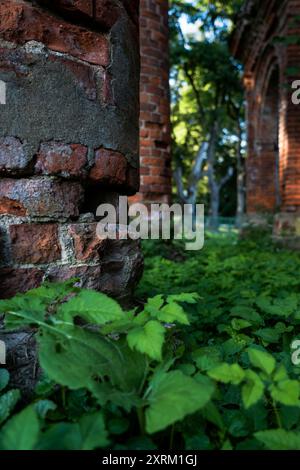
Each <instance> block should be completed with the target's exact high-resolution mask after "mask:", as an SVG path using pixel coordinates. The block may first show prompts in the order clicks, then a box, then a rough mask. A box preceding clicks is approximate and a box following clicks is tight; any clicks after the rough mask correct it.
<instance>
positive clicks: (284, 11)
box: [232, 0, 300, 237]
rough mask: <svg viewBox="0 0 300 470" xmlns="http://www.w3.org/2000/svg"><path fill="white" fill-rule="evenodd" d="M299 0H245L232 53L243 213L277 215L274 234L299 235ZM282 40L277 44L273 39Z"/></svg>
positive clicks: (233, 41)
mask: <svg viewBox="0 0 300 470" xmlns="http://www.w3.org/2000/svg"><path fill="white" fill-rule="evenodd" d="M299 15H300V0H248V1H246V2H245V5H244V8H243V11H242V13H241V16H240V19H239V22H238V26H237V28H236V31H235V34H234V37H233V40H232V51H233V53H234V55H235V56H236V57H237V58H238V59H240V60H241V61H242V62H243V64H244V67H245V74H244V84H245V88H246V101H247V122H248V128H247V132H248V160H247V210H248V214H249V215H253V214H260V213H275V212H276V213H277V216H276V218H275V228H274V230H275V235H288V236H291V237H294V236H299V235H300V225H299V221H300V218H299V217H300V106H299V105H298V106H297V105H295V104H293V102H292V94H293V93H294V92H295V90H293V88H292V83H293V82H294V81H295V80H299V78H300V45H299V44H295V41H293V40H288V38H290V39H291V37H295V36H298V37H300V22H299V20H298V22H297V21H296V17H297V16H299ZM278 38H281V40H278Z"/></svg>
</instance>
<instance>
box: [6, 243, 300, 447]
mask: <svg viewBox="0 0 300 470" xmlns="http://www.w3.org/2000/svg"><path fill="white" fill-rule="evenodd" d="M166 247H167V248H166ZM145 252H146V271H145V274H144V278H143V280H142V282H141V284H140V287H139V289H138V295H139V297H140V302H139V303H138V304H139V305H140V307H139V308H136V309H134V310H130V311H125V310H123V309H122V308H121V307H120V306H119V304H118V303H117V302H115V301H114V300H112V299H109V298H108V297H106V296H105V295H103V294H99V293H96V292H94V291H88V290H80V289H78V288H76V287H74V286H73V285H74V282H68V283H64V284H58V285H54V286H53V285H51V284H45V285H44V286H43V287H42V288H40V289H34V290H32V291H30V292H28V293H27V294H23V295H19V296H17V297H16V298H14V299H11V300H9V301H1V302H0V311H1V312H2V311H3V312H4V313H5V324H6V327H7V328H8V329H11V328H23V327H27V328H28V327H30V328H32V329H33V331H35V335H36V340H37V344H38V354H39V361H40V364H41V366H42V369H43V376H42V377H41V380H40V382H39V383H38V385H37V387H36V390H35V395H34V396H33V398H32V403H31V404H29V405H25V406H24V404H23V403H22V404H21V403H20V401H19V399H20V392H19V391H18V390H11V389H10V382H9V374H8V372H7V371H5V370H4V369H1V371H0V425H1V426H2V427H1V432H0V435H1V438H0V448H1V449H70V450H72V449H86V450H88V449H97V448H101V447H108V446H109V448H112V449H137V448H139V449H140V448H143V449H155V448H168V447H170V446H171V447H174V448H179V447H180V446H181V447H183V446H184V447H185V448H186V449H206V450H207V449H237V450H243V449H247V450H248V449H263V448H267V449H299V435H300V401H299V397H300V382H299V375H300V369H299V366H295V365H293V363H292V361H291V353H292V350H291V349H290V345H291V343H292V342H293V340H294V339H295V337H296V336H297V330H298V326H299V322H300V320H299V318H300V317H299V311H300V294H299V292H300V280H299V277H298V271H299V268H300V255H298V254H297V253H290V252H288V251H284V250H279V249H277V248H274V247H273V246H272V244H271V243H270V240H268V239H267V238H266V239H263V238H261V239H260V245H258V244H257V240H256V239H255V242H254V241H253V240H252V239H249V240H247V241H245V240H237V239H236V238H235V237H234V236H232V237H228V236H227V237H226V238H224V237H222V236H216V235H213V236H209V237H208V240H207V243H206V245H205V248H204V249H203V250H202V251H200V252H198V253H194V252H193V253H192V254H190V253H189V252H184V251H183V249H182V248H181V244H180V243H179V242H175V243H174V244H172V245H171V246H170V245H166V244H165V243H163V242H162V243H157V245H155V246H153V244H152V242H147V243H146V244H145ZM147 253H148V256H147ZM149 253H151V256H150V254H149ZM162 255H165V256H162ZM182 292H184V293H183V294H182ZM143 298H145V299H146V300H145V301H144V302H141V300H142V299H143ZM141 305H142V307H141Z"/></svg>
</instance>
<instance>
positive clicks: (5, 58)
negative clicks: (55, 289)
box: [0, 0, 142, 298]
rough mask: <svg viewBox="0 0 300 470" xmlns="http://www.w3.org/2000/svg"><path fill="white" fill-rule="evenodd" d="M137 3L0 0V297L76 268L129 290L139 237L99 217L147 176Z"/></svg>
mask: <svg viewBox="0 0 300 470" xmlns="http://www.w3.org/2000/svg"><path fill="white" fill-rule="evenodd" d="M138 4H139V1H138V0H122V2H120V1H117V0H96V1H93V0H38V1H22V0H2V1H1V3H0V79H1V80H3V81H4V82H5V83H6V104H5V105H1V109H0V111H1V112H0V298H3V297H9V296H12V295H14V294H15V293H16V292H20V291H25V290H27V289H28V288H32V287H35V286H37V285H39V284H40V283H41V282H42V281H43V280H45V279H49V280H63V279H67V278H69V277H74V276H76V277H79V278H80V279H81V285H83V286H86V287H92V288H95V289H98V290H102V291H104V292H107V293H109V294H112V295H115V296H118V297H123V296H126V295H127V294H129V293H130V291H131V290H132V288H133V287H134V285H135V283H136V281H137V280H138V278H139V276H140V273H141V268H142V257H141V254H140V251H139V245H138V243H137V242H133V241H125V240H123V241H121V240H120V241H107V240H101V239H99V238H98V237H97V236H96V219H95V209H96V207H97V206H98V205H99V204H100V203H101V202H112V203H114V204H116V205H117V202H116V201H117V198H118V195H119V194H128V195H132V194H134V193H135V192H136V191H137V189H138V187H139V170H138V166H139V162H138V159H139V151H138V142H139V140H138V132H139V131H138V114H139V98H138V96H139V55H138Z"/></svg>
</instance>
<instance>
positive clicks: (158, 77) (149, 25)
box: [132, 0, 171, 203]
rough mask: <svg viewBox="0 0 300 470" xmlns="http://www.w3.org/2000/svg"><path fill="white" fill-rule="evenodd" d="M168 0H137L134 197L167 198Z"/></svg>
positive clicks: (168, 169) (169, 171)
mask: <svg viewBox="0 0 300 470" xmlns="http://www.w3.org/2000/svg"><path fill="white" fill-rule="evenodd" d="M168 41H169V27H168V0H141V1H140V52H141V83H140V100H141V111H140V139H141V140H140V165H141V169H140V171H141V188H140V193H139V194H138V195H137V196H136V197H134V198H132V200H133V201H134V202H135V201H143V202H145V203H151V202H168V201H169V200H170V198H171V150H170V144H171V130H170V96H169V95H170V94H169V44H168Z"/></svg>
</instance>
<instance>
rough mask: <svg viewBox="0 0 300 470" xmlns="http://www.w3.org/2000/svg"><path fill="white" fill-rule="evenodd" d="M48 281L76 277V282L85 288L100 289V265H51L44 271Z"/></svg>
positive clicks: (59, 280) (60, 280)
mask: <svg viewBox="0 0 300 470" xmlns="http://www.w3.org/2000/svg"><path fill="white" fill-rule="evenodd" d="M46 278H47V279H48V280H49V281H55V282H62V281H66V280H68V279H72V278H78V280H79V281H78V284H79V285H80V286H81V287H84V288H86V289H95V290H102V289H101V266H99V265H98V266H87V265H84V266H68V265H66V266H51V267H50V268H49V269H48V270H47V272H46Z"/></svg>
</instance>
